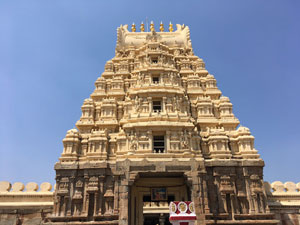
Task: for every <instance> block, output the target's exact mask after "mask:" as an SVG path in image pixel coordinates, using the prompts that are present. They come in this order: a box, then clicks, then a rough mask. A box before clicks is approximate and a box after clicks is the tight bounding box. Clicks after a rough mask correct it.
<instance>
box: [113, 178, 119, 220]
mask: <svg viewBox="0 0 300 225" xmlns="http://www.w3.org/2000/svg"><path fill="white" fill-rule="evenodd" d="M114 181H115V187H114V194H115V196H114V211H113V213H114V214H118V213H119V176H114Z"/></svg>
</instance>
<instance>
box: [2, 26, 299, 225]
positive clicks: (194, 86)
mask: <svg viewBox="0 0 300 225" xmlns="http://www.w3.org/2000/svg"><path fill="white" fill-rule="evenodd" d="M81 110H82V115H81V117H80V119H79V120H78V121H77V122H76V129H75V128H74V129H70V130H68V131H67V134H66V136H65V138H64V139H63V146H64V148H63V151H62V154H61V156H60V157H59V161H58V162H57V163H56V164H55V171H56V186H55V188H54V191H53V192H52V191H51V190H52V187H51V185H50V184H48V183H44V184H43V188H41V190H43V191H37V190H38V186H37V184H35V183H29V184H28V185H27V186H28V187H27V186H26V188H27V190H28V189H29V190H30V191H29V192H26V191H23V190H24V185H23V184H21V183H17V184H14V185H13V186H12V191H11V184H10V183H8V182H6V183H5V182H2V183H1V184H0V224H1V225H2V224H8V223H1V221H11V220H9V218H15V220H14V221H16V223H15V224H14V225H21V224H24V225H25V224H35V223H34V222H30V221H32V219H33V218H35V219H36V221H39V223H38V224H51V225H52V224H53V225H67V224H68V225H71V224H72V225H75V224H76V225H77V224H78V225H79V224H81V225H87V224H97V225H100V224H115V225H156V224H159V225H169V224H171V223H170V222H169V204H170V202H171V201H192V202H193V203H194V208H195V214H196V217H197V220H196V222H195V224H196V225H204V224H211V225H213V224H247V225H250V224H261V225H271V224H272V225H275V224H295V225H296V224H299V210H300V193H299V188H300V183H298V184H294V183H292V182H287V183H285V184H283V183H281V182H274V183H273V184H272V185H271V184H269V183H267V182H264V180H263V167H264V161H263V160H262V159H261V158H260V155H259V154H258V151H257V150H256V149H255V147H254V137H253V136H252V135H251V133H250V130H249V129H248V128H247V127H244V126H241V125H240V123H239V120H238V119H237V118H236V117H235V116H234V114H233V109H232V103H231V102H230V100H229V98H228V97H225V96H223V95H222V92H221V91H220V90H219V89H218V87H217V83H216V79H215V78H214V76H213V75H211V74H210V73H209V72H208V71H207V70H206V68H205V63H204V61H203V60H202V59H201V58H199V57H198V56H196V55H194V52H193V48H192V44H191V39H190V30H189V27H188V26H185V25H179V24H177V25H176V30H175V29H174V28H173V24H171V23H170V24H169V27H168V29H167V30H165V28H164V25H163V24H162V23H161V24H160V26H159V30H157V31H156V30H155V27H154V24H153V23H152V22H151V24H150V31H149V32H148V31H145V25H144V24H143V23H142V24H141V25H140V31H139V32H137V28H136V25H134V24H133V25H132V26H131V29H130V31H129V30H128V25H124V26H123V25H121V26H120V27H119V28H118V29H117V44H116V50H115V56H114V58H112V59H111V60H109V61H107V62H106V64H105V68H104V72H103V73H102V74H101V76H100V77H99V78H98V79H97V80H96V82H95V90H94V92H93V93H91V95H90V97H89V98H87V99H85V100H84V102H83V105H82V107H81ZM22 185H23V186H22ZM49 185H50V186H49ZM16 193H19V196H22V194H23V195H24V196H27V195H29V194H30V193H31V198H32V199H40V200H39V202H40V203H41V204H38V203H37V204H36V205H35V207H33V206H32V205H30V202H31V203H36V202H35V200H30V198H29V197H28V200H26V201H27V203H28V204H29V206H28V204H27V208H26V205H22V203H20V202H24V201H19V200H13V199H17V198H16V197H15V198H12V197H11V198H9V196H14V195H16ZM28 193H29V194H28ZM26 194H27V195H26ZM3 196H4V197H3ZM38 196H39V198H38ZM43 196H44V197H43ZM45 196H46V197H47V200H45V201H44V202H43V198H46V197H45ZM3 199H4V200H3ZM14 201H15V202H18V201H19V203H20V204H15V205H14V204H13V205H12V206H11V207H10V208H9V207H8V205H9V204H8V203H11V202H14ZM42 203H44V204H42ZM18 205H19V206H18ZM18 207H19V208H18ZM9 209H11V210H15V211H13V212H12V211H9ZM26 209H27V211H26ZM18 210H19V211H18ZM22 210H23V211H22ZM28 210H29V211H28ZM30 210H31V211H30ZM9 215H10V216H11V217H10V216H9ZM29 215H35V216H31V217H30V216H29ZM13 216H15V217H13ZM5 218H6V220H5ZM30 219H31V220H30ZM17 222H18V223H17ZM12 224H13V223H12Z"/></svg>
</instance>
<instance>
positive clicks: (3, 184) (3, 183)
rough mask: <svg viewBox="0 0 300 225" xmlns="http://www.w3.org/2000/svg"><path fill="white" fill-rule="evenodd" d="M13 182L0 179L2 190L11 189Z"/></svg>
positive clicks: (0, 188)
mask: <svg viewBox="0 0 300 225" xmlns="http://www.w3.org/2000/svg"><path fill="white" fill-rule="evenodd" d="M10 189H11V184H10V183H9V182H8V181H0V192H7V191H10Z"/></svg>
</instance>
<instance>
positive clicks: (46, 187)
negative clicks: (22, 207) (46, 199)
mask: <svg viewBox="0 0 300 225" xmlns="http://www.w3.org/2000/svg"><path fill="white" fill-rule="evenodd" d="M51 190H52V185H51V184H50V183H48V182H44V183H42V184H41V185H40V191H41V192H47V191H51Z"/></svg>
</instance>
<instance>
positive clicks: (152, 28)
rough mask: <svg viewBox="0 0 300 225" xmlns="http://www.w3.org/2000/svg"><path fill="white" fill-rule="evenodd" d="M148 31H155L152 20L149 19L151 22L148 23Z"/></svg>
mask: <svg viewBox="0 0 300 225" xmlns="http://www.w3.org/2000/svg"><path fill="white" fill-rule="evenodd" d="M150 31H151V32H154V31H155V28H154V23H153V21H151V23H150Z"/></svg>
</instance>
